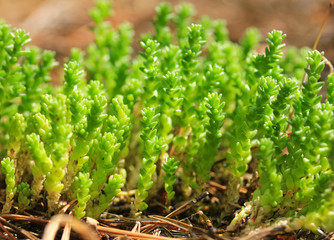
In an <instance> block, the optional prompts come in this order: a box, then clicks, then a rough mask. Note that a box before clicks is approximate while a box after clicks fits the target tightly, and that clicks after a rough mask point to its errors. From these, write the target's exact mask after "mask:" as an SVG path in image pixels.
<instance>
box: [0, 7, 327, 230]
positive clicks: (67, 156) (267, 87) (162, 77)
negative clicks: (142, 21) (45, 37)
mask: <svg viewBox="0 0 334 240" xmlns="http://www.w3.org/2000/svg"><path fill="white" fill-rule="evenodd" d="M110 7H111V3H110V2H108V1H97V2H96V7H95V8H94V9H92V10H91V11H90V16H91V17H92V19H93V21H94V23H95V25H94V27H93V28H92V29H93V32H94V34H95V41H94V43H93V44H91V45H89V46H88V47H87V49H86V51H85V52H83V51H81V50H78V49H73V50H72V52H71V56H70V57H69V58H68V59H67V61H66V64H65V66H64V82H63V84H62V85H61V86H58V87H55V86H52V85H50V84H47V82H48V81H50V79H51V77H50V71H51V70H52V69H53V68H54V67H55V66H57V62H56V61H55V60H54V55H55V53H54V52H51V51H41V50H40V49H38V48H36V47H27V46H26V45H27V44H28V43H29V41H30V39H29V35H28V34H27V33H26V32H24V31H23V30H15V29H14V30H13V29H11V28H10V26H9V25H7V24H5V23H1V24H0V64H1V65H0V67H1V68H0V121H1V122H0V124H1V126H0V138H1V145H0V149H1V156H2V160H1V172H2V181H4V179H5V183H6V184H5V186H6V199H5V204H4V205H3V209H2V212H3V213H8V212H9V211H10V210H11V206H12V205H13V204H15V205H18V206H19V207H20V208H21V209H24V208H27V209H29V208H34V207H36V205H37V204H38V203H39V202H40V201H44V200H45V201H47V207H48V213H49V214H50V215H51V214H55V213H57V211H58V210H59V208H60V206H59V202H60V201H70V200H73V199H76V200H77V204H76V207H75V211H74V212H75V216H76V217H78V218H82V217H84V216H91V217H98V216H99V215H100V214H101V213H102V212H104V211H106V209H108V207H109V206H110V204H111V203H112V202H113V200H114V198H115V197H116V196H117V194H118V193H120V191H121V190H122V189H124V190H130V189H136V192H135V196H134V199H133V201H132V211H131V212H132V214H134V215H135V214H138V212H139V211H143V210H145V209H146V208H148V207H149V202H150V198H152V196H155V195H157V192H158V191H159V190H160V189H162V188H164V189H165V193H166V198H165V200H166V206H168V204H170V203H171V202H170V201H173V199H175V197H176V196H174V194H175V192H174V190H175V186H176V183H177V186H179V187H178V189H179V191H178V196H177V198H178V201H179V200H182V199H183V200H185V199H189V198H190V197H191V194H193V196H196V194H198V193H201V192H203V191H204V190H205V189H206V188H207V183H208V181H209V180H210V179H211V180H213V181H217V182H224V183H226V184H227V190H226V196H225V197H226V199H224V200H222V201H221V204H220V206H217V209H216V210H217V212H221V218H223V217H224V216H228V215H230V216H231V214H232V213H233V211H235V210H236V209H235V207H233V206H234V205H233V204H232V205H231V204H230V203H238V200H239V195H240V194H239V190H240V188H241V187H242V186H243V182H244V181H243V176H244V175H245V174H246V172H248V174H249V173H250V174H252V176H253V181H255V182H257V185H256V190H255V191H254V193H253V194H252V197H251V199H249V200H250V201H249V202H246V203H245V206H244V207H243V208H242V209H241V211H240V212H239V213H238V214H237V215H236V216H235V218H234V220H233V221H232V222H231V223H230V225H229V227H228V230H231V231H233V230H234V229H236V227H237V226H238V225H240V224H241V222H242V221H245V220H246V224H249V225H253V226H256V224H257V223H261V222H264V221H265V220H266V219H280V218H282V217H287V219H289V224H290V225H291V226H293V227H295V228H306V229H310V230H312V231H317V230H318V229H322V230H324V231H334V192H333V191H332V189H333V187H334V175H333V168H334V159H333V149H332V143H333V136H334V135H333V129H334V128H333V127H334V122H333V120H334V112H333V109H334V75H333V74H331V75H330V76H328V80H327V82H328V88H327V97H326V98H323V97H322V96H321V95H319V92H320V90H321V88H322V87H323V85H324V83H323V82H319V81H318V79H319V78H320V74H321V72H322V71H323V69H324V67H325V62H326V61H325V60H324V58H323V55H324V54H323V53H320V52H318V51H309V50H307V49H301V50H297V49H295V48H288V49H285V54H283V48H284V46H285V44H284V43H282V42H283V40H284V38H285V35H284V34H283V33H282V32H281V31H277V30H273V31H272V32H270V33H269V34H268V37H267V39H266V43H267V47H266V49H265V53H264V54H258V53H256V51H255V50H256V49H257V47H258V44H259V42H260V40H261V38H260V34H259V32H258V30H256V29H248V30H247V31H246V32H245V34H244V36H243V37H242V39H241V40H240V42H239V43H234V42H231V41H230V40H229V38H228V31H227V28H226V24H225V22H224V21H221V20H212V19H210V18H208V17H203V18H201V19H200V20H199V24H191V21H192V16H193V15H194V9H193V7H192V6H191V5H189V4H181V5H179V6H177V7H176V8H175V9H174V8H173V7H171V5H170V4H168V3H162V4H160V5H159V6H157V8H156V16H155V18H154V20H153V27H154V29H155V33H154V34H144V35H143V36H142V40H141V41H140V45H141V47H142V51H141V52H139V54H138V55H134V54H133V52H132V51H133V50H132V48H131V45H132V44H133V36H134V32H133V30H132V27H131V25H129V24H127V23H126V24H121V25H119V26H118V27H117V28H112V27H111V24H110V22H107V21H105V19H106V18H107V17H109V16H110V15H111V10H110ZM304 73H306V74H307V80H306V81H304V82H303V83H302V79H303V75H304ZM86 78H88V79H91V80H89V81H86ZM301 84H302V86H301ZM300 86H301V87H300ZM221 159H223V161H218V162H217V160H221ZM215 162H216V163H215ZM213 167H214V170H215V171H214V174H212V172H211V173H210V171H211V170H212V169H213Z"/></svg>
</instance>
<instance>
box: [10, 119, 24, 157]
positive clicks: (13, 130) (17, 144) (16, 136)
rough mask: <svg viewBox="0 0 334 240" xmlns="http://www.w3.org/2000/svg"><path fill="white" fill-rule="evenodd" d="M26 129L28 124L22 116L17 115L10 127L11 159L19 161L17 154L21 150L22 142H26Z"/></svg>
mask: <svg viewBox="0 0 334 240" xmlns="http://www.w3.org/2000/svg"><path fill="white" fill-rule="evenodd" d="M25 128H26V122H25V119H24V117H23V115H22V114H19V113H16V114H15V115H14V116H13V117H12V119H11V124H10V126H9V131H8V135H9V141H8V143H7V144H8V149H7V155H8V156H9V157H10V158H11V159H17V154H18V153H19V151H20V150H21V142H22V141H23V140H24V139H23V138H24V135H23V134H24V131H25Z"/></svg>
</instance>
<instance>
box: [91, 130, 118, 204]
mask: <svg viewBox="0 0 334 240" xmlns="http://www.w3.org/2000/svg"><path fill="white" fill-rule="evenodd" d="M116 141H117V139H116V137H115V135H114V134H112V133H110V132H106V133H104V135H103V137H102V139H101V140H100V142H99V150H98V151H99V152H98V156H99V157H98V159H97V160H96V169H94V170H93V171H92V180H93V184H92V187H91V196H92V199H95V198H97V197H98V196H99V193H100V191H101V189H102V187H103V184H104V183H105V181H106V178H107V176H110V174H113V173H114V172H115V168H116V164H117V161H116V162H114V161H113V156H114V155H115V153H117V152H118V151H119V147H120V144H119V143H117V142H116Z"/></svg>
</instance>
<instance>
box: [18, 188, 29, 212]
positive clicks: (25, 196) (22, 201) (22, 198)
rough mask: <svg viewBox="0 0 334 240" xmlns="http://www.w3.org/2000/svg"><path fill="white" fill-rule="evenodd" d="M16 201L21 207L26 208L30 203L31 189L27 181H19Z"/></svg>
mask: <svg viewBox="0 0 334 240" xmlns="http://www.w3.org/2000/svg"><path fill="white" fill-rule="evenodd" d="M18 192H19V196H18V199H17V201H18V203H19V206H20V207H21V208H27V207H28V206H29V204H30V195H31V189H30V186H29V184H28V183H26V182H21V183H20V184H19V186H18Z"/></svg>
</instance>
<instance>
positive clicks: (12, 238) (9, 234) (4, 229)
mask: <svg viewBox="0 0 334 240" xmlns="http://www.w3.org/2000/svg"><path fill="white" fill-rule="evenodd" d="M0 228H1V229H2V230H3V231H4V232H5V233H7V235H8V236H5V237H6V238H7V239H10V240H17V238H16V237H14V236H13V234H11V233H10V231H8V229H6V228H5V227H4V225H3V224H2V223H1V222H0Z"/></svg>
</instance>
